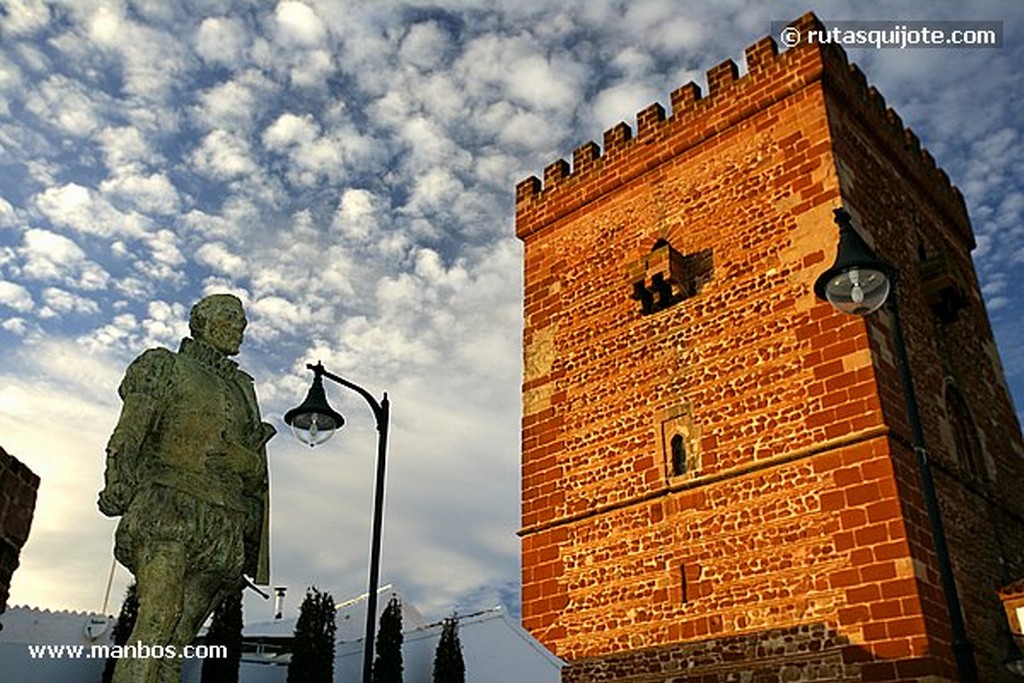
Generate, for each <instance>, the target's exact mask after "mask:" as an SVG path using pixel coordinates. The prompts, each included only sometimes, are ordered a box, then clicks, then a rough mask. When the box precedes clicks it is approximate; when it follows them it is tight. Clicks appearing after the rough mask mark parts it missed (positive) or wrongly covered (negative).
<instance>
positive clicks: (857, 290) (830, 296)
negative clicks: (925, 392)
mask: <svg viewBox="0 0 1024 683" xmlns="http://www.w3.org/2000/svg"><path fill="white" fill-rule="evenodd" d="M834 214H835V222H836V225H838V226H839V247H838V249H837V250H836V260H835V263H833V264H832V267H831V268H829V269H828V270H826V271H825V272H824V273H822V274H821V275H819V276H818V279H817V280H816V281H815V283H814V293H815V294H816V295H817V297H818V298H819V299H821V300H823V301H828V302H829V303H831V304H832V305H833V306H834V307H835V308H836V309H838V310H840V311H842V312H844V313H852V314H854V315H861V316H864V315H868V314H869V313H871V312H873V311H875V310H877V309H878V308H880V307H881V306H883V305H885V306H886V308H887V309H888V310H889V313H890V314H891V315H892V328H893V330H892V334H893V346H894V347H895V351H896V365H897V367H898V369H899V373H900V382H901V384H902V385H903V397H904V400H905V401H906V411H907V421H908V422H909V423H910V433H911V445H912V446H913V448H914V452H915V453H916V454H917V463H918V468H919V469H920V472H921V490H922V493H923V495H924V500H925V507H926V508H927V510H928V524H929V526H930V527H931V532H932V543H933V545H934V547H935V555H936V558H937V560H938V563H939V575H940V577H941V579H942V588H943V592H944V593H945V596H946V608H947V610H948V612H949V623H950V630H951V631H952V635H953V656H954V658H955V659H956V668H957V671H958V673H959V678H960V681H961V682H962V683H977V681H978V672H977V669H976V667H975V664H974V655H973V651H974V646H973V645H972V644H971V641H970V639H969V638H968V637H967V629H966V628H965V626H964V618H963V613H962V612H961V609H960V597H959V595H958V594H957V590H956V581H955V579H954V577H953V565H952V563H951V562H950V558H949V547H948V546H947V545H946V532H945V530H944V529H943V526H942V515H941V513H940V510H939V500H938V497H937V495H936V493H935V480H934V478H933V477H932V469H931V464H930V463H929V459H928V451H927V449H926V448H925V443H924V428H923V427H922V426H921V415H920V412H919V411H918V405H917V395H916V394H915V393H914V383H913V380H912V379H911V376H910V363H909V361H908V360H907V347H906V342H905V341H904V339H903V326H902V324H901V323H900V314H899V308H898V307H897V305H896V297H895V296H889V294H890V291H891V290H892V289H893V288H894V286H895V283H896V276H897V271H896V269H895V268H894V267H893V266H892V265H891V264H889V263H886V262H885V261H881V260H879V259H878V258H877V257H876V256H875V255H874V253H873V252H872V251H871V248H870V247H869V246H868V245H867V243H865V242H864V240H863V238H861V236H860V235H858V234H857V231H856V230H854V229H853V223H852V221H851V219H850V214H849V213H847V212H846V210H845V209H842V208H839V209H835V211H834Z"/></svg>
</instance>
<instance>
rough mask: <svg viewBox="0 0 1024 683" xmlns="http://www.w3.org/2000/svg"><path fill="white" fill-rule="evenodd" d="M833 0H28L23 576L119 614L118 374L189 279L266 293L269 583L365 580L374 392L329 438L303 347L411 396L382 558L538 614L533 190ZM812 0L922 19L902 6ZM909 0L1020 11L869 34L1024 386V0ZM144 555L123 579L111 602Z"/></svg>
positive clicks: (9, 66)
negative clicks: (528, 489) (299, 415)
mask: <svg viewBox="0 0 1024 683" xmlns="http://www.w3.org/2000/svg"><path fill="white" fill-rule="evenodd" d="M805 10H806V7H805V5H804V3H802V2H797V1H795V0H785V1H783V2H778V3H772V4H771V6H770V7H769V8H764V7H762V5H761V4H760V3H754V2H743V1H742V0H741V1H740V2H734V3H719V4H717V5H715V6H714V7H699V8H698V7H695V6H694V7H691V6H688V5H685V4H682V3H678V2H674V1H672V0H631V1H629V2H626V1H625V0H589V1H586V2H585V1H583V0H569V1H566V0H559V1H558V2H556V1H555V0H544V1H540V2H530V3H523V2H513V1H511V0H509V1H503V2H497V3H495V2H488V1H484V0H476V1H474V0H468V1H463V0H459V1H455V0H441V1H440V2H435V3H429V4H428V3H422V2H418V1H408V2H401V1H399V0H394V1H392V2H370V3H367V2H355V1H339V0H284V1H282V2H277V3H276V4H274V3H265V2H256V1H255V0H252V1H251V2H250V1H246V0H216V1H214V0H186V1H184V2H174V3H167V2H163V1H162V0H133V1H128V2H104V1H102V0H100V1H97V2H90V3H79V2H70V1H62V2H45V1H27V0H8V1H7V2H5V3H3V4H2V5H0V149H2V154H0V167H2V172H0V344H2V347H3V348H4V354H3V355H2V356H0V440H2V445H3V446H4V447H5V448H6V449H8V450H10V451H12V452H14V453H15V454H17V455H18V456H19V457H21V458H23V459H24V460H25V461H26V462H28V463H29V465H30V466H32V467H33V469H35V470H36V471H37V472H39V473H40V474H41V475H42V479H43V487H42V490H41V492H40V499H39V512H38V513H37V518H36V523H35V525H34V528H33V532H32V539H31V540H30V542H29V544H28V546H27V547H26V550H25V553H24V555H23V562H22V567H21V569H20V570H19V571H18V573H17V574H16V576H15V581H14V587H13V600H14V601H15V602H21V603H32V604H37V605H41V606H46V607H55V608H59V607H63V608H75V609H97V608H99V606H100V605H99V601H100V599H101V597H102V595H103V589H104V586H103V585H101V583H102V581H103V577H105V576H106V574H107V569H108V568H109V563H110V547H111V533H112V530H113V521H111V520H107V519H105V518H103V517H101V516H100V515H99V513H98V512H96V511H95V495H96V491H97V490H98V488H99V487H100V485H101V474H102V465H103V449H104V444H105V440H106V438H107V435H108V434H109V431H110V428H111V427H112V425H113V424H114V422H115V421H116V418H117V410H118V401H117V397H116V394H115V389H116V387H117V384H118V382H119V379H120V376H121V374H122V372H123V369H124V367H125V365H126V364H127V363H128V362H129V361H130V360H131V359H132V358H133V357H134V356H135V355H137V354H138V353H140V352H141V351H142V350H143V349H145V348H147V347H149V346H154V345H164V346H171V347H173V346H175V345H176V344H177V342H178V340H179V339H180V338H181V337H182V336H183V335H185V334H186V333H187V325H186V317H187V311H188V306H189V305H191V303H193V302H194V301H195V300H197V299H198V298H199V297H201V296H202V295H204V294H206V293H209V292H214V291H231V292H234V293H236V294H238V295H239V296H240V297H241V298H242V300H243V301H244V302H245V304H246V306H247V310H248V313H249V317H250V326H249V329H248V341H247V343H246V345H245V346H244V347H243V351H242V355H241V358H240V361H241V362H242V365H243V367H245V368H246V369H247V370H249V371H250V372H251V373H252V374H253V375H254V376H255V377H256V378H257V387H258V390H259V392H260V395H261V398H262V402H263V408H264V411H265V412H266V414H267V416H268V419H270V420H271V421H273V422H274V423H275V424H276V425H277V426H278V427H279V428H280V429H281V431H282V434H281V435H280V436H278V437H277V438H276V439H275V440H274V441H273V442H272V444H271V467H272V479H273V482H272V487H273V500H274V502H273V572H274V583H275V584H278V585H281V584H284V585H290V586H292V587H293V589H294V590H295V591H298V592H299V593H301V591H302V589H303V588H304V587H305V586H307V585H309V584H316V585H318V586H320V587H323V588H327V589H329V590H331V591H332V592H333V593H334V594H335V596H336V597H339V598H341V597H348V596H350V595H354V594H358V593H360V592H361V591H362V590H364V583H365V576H366V549H367V547H368V527H369V515H370V506H371V499H370V497H371V493H372V492H371V489H372V485H371V483H372V480H373V471H372V470H373V463H372V453H373V439H374V432H373V426H372V420H371V419H370V416H369V414H368V412H367V410H366V407H365V405H363V404H362V403H361V402H360V400H359V398H358V397H356V396H354V395H352V394H348V395H346V394H345V393H343V392H342V391H340V390H338V391H336V390H335V389H336V388H329V391H330V392H331V400H332V401H333V402H334V403H335V404H336V407H337V408H338V409H340V410H342V411H343V412H345V414H346V415H347V416H348V418H349V422H348V425H347V426H346V433H344V434H342V435H340V436H337V437H335V439H334V440H333V441H331V442H330V443H329V444H327V445H326V446H325V447H323V448H320V449H317V450H315V451H310V450H309V449H308V448H305V449H304V448H300V447H299V446H298V445H297V444H296V443H295V442H294V441H293V440H291V439H290V436H288V435H287V434H286V432H287V429H286V428H285V427H284V425H283V424H282V423H281V418H280V415H281V414H282V413H283V412H284V411H285V410H287V409H288V408H290V407H292V406H293V405H294V404H296V403H297V402H298V401H299V400H300V399H301V398H302V397H303V395H304V393H305V390H306V388H307V387H308V381H309V376H308V372H307V371H306V370H305V364H306V363H307V362H315V361H316V360H322V361H323V362H324V363H325V364H326V365H327V366H328V367H329V368H331V369H332V370H333V371H334V372H337V373H340V374H343V375H345V376H347V377H349V378H351V379H352V380H354V381H357V382H359V383H361V384H364V385H366V386H367V388H368V389H370V390H371V391H373V392H374V393H375V394H377V395H379V394H380V393H382V392H384V391H387V392H388V393H389V395H390V397H391V399H392V401H393V406H394V413H393V416H394V424H393V431H392V443H391V452H390V462H389V482H388V507H387V519H386V529H385V546H384V557H383V575H384V580H385V581H394V582H395V583H397V584H399V585H401V586H402V587H403V589H404V590H405V592H406V593H407V595H408V596H409V598H410V599H411V600H412V601H413V602H415V603H417V604H418V605H420V606H421V607H422V608H423V609H425V610H426V611H427V612H429V613H432V614H434V615H435V616H442V615H444V614H446V613H447V612H448V611H449V610H450V609H451V608H452V607H453V606H456V605H457V606H458V607H459V609H460V610H467V609H472V608H475V607H480V606H488V605H489V604H494V603H495V602H497V601H500V600H502V601H507V602H510V603H511V606H512V607H515V602H516V596H517V585H518V571H519V547H518V541H517V539H516V536H515V531H516V528H517V526H518V512H519V508H518V481H519V467H518V428H519V382H520V353H521V350H520V341H519V335H520V326H521V306H520V296H521V292H520V288H521V279H520V270H521V252H520V248H519V244H518V242H516V240H515V239H514V237H513V234H512V233H513V226H512V214H513V197H512V195H513V187H514V184H515V183H516V182H517V181H518V180H521V179H522V178H524V177H526V176H528V175H530V174H537V173H539V172H540V171H541V170H542V169H543V168H544V167H545V166H546V165H547V164H549V163H550V162H551V161H553V160H554V159H556V158H558V157H566V156H568V155H570V154H571V152H572V150H573V149H575V148H576V147H578V146H579V145H580V144H582V143H584V142H586V141H587V140H589V139H595V140H600V139H601V135H602V133H603V131H604V130H605V129H607V128H609V127H611V126H613V125H615V124H616V123H617V122H619V121H620V120H625V121H627V122H628V123H631V124H632V122H633V116H634V113H635V112H636V111H637V110H639V109H641V108H642V107H644V106H646V105H647V104H650V103H651V102H652V101H655V100H660V101H661V102H662V104H666V105H667V98H668V93H669V92H671V91H672V90H673V89H674V88H676V87H678V86H680V85H682V84H684V83H685V82H686V81H688V80H691V79H693V80H696V81H698V82H700V83H702V82H703V78H704V76H703V74H704V71H705V70H706V69H708V68H710V67H712V66H714V65H715V64H717V63H718V62H720V61H721V60H723V59H725V58H727V57H731V58H733V59H736V60H737V61H738V62H741V61H742V50H743V48H744V47H745V46H746V45H748V44H749V43H751V42H753V41H754V40H757V39H758V38H760V37H761V36H762V35H764V34H766V33H767V32H768V30H769V23H770V22H771V21H773V20H782V19H791V18H795V17H797V16H799V15H800V14H802V13H803V12H804V11H805ZM815 11H816V12H817V13H818V14H819V16H820V17H822V18H823V19H824V20H826V21H828V20H829V19H855V18H864V19H885V18H887V17H891V16H892V15H893V10H892V9H890V8H889V5H888V4H886V3H883V2H880V1H879V2H864V3H859V4H858V5H857V7H856V8H854V9H851V8H849V7H848V6H847V5H846V4H845V3H839V2H822V3H817V5H816V9H815ZM899 12H900V16H905V17H912V18H920V19H972V18H974V19H998V20H1002V21H1003V22H1004V28H1005V35H1006V36H1007V44H1006V45H1005V46H1004V47H1003V48H1001V49H999V50H935V51H919V52H914V53H913V54H911V53H910V52H901V51H892V50H890V51H866V50H865V51H859V52H854V53H853V54H852V55H851V56H852V58H853V59H854V60H855V61H858V62H859V63H861V64H862V65H863V66H864V68H865V71H866V72H867V73H868V75H869V78H870V79H871V80H872V82H873V83H874V84H876V85H877V86H878V87H879V89H880V90H881V91H882V92H883V93H884V94H885V95H886V97H887V101H888V103H889V104H890V105H892V106H893V107H894V108H895V109H896V110H897V111H899V112H900V114H901V115H902V116H903V118H904V120H905V121H907V122H908V123H909V124H910V125H912V126H913V127H914V130H915V131H916V132H917V133H918V135H919V136H920V137H921V139H922V141H923V142H924V144H925V146H927V147H929V149H930V150H931V151H932V152H933V153H934V154H935V156H936V158H937V159H938V161H939V163H940V164H941V165H942V166H943V167H944V168H945V169H946V170H947V171H948V172H949V174H950V176H951V177H952V178H953V179H954V180H955V181H956V182H958V184H959V185H960V186H961V188H962V189H963V190H964V193H965V196H966V198H967V201H968V204H969V207H970V210H971V212H972V217H973V220H974V227H975V230H976V232H977V235H978V244H979V248H978V250H977V252H976V257H977V260H978V267H979V273H980V276H981V280H982V286H983V291H984V293H985V296H986V297H987V299H988V301H989V304H990V307H991V309H992V311H993V322H994V326H995V329H996V333H997V335H998V336H999V338H1000V339H1001V340H1002V341H1003V347H1002V351H1003V360H1004V362H1005V365H1006V368H1007V372H1008V374H1009V376H1010V379H1011V384H1012V386H1013V389H1014V392H1015V394H1016V396H1017V397H1018V401H1020V400H1022V399H1021V397H1022V396H1024V351H1021V350H1020V345H1019V344H1017V345H1013V346H1011V342H1013V341H1015V340H1017V339H1019V338H1020V337H1021V336H1022V335H1024V329H1022V327H1021V325H1022V323H1021V322H1020V321H1021V320H1024V315H1022V307H1024V302H1022V300H1021V294H1020V292H1019V291H1018V289H1017V288H1014V287H1012V286H1011V283H1012V282H1014V281H1015V278H1014V277H1013V275H1014V274H1015V273H1017V272H1019V270H1020V267H1021V263H1022V261H1024V228H1022V226H1024V221H1022V220H1021V218H1022V216H1021V213H1022V210H1024V199H1022V197H1024V188H1022V181H1021V174H1020V168H1021V167H1022V165H1024V151H1022V150H1024V146H1022V145H1021V144H1020V141H1021V138H1022V124H1021V122H1020V119H1019V116H1018V115H1017V114H1018V112H1017V110H1016V108H1015V104H1014V101H1013V98H1012V97H1011V96H1010V93H1016V92H1020V90H1021V82H1020V79H1021V76H1020V73H1019V69H1018V68H1017V65H1018V64H1020V63H1021V62H1022V61H1024V53H1022V50H1024V48H1022V46H1021V45H1020V44H1018V43H1015V42H1013V40H1012V39H1011V38H1010V37H1012V36H1014V35H1019V34H1020V32H1021V30H1022V28H1024V26H1022V25H1021V22H1022V16H1024V8H1022V7H1018V6H1016V5H1007V4H1006V3H998V2H995V1H994V0H993V1H991V2H988V3H986V2H978V3H972V4H971V6H970V7H969V8H959V7H958V8H949V9H946V8H937V7H935V6H934V4H933V3H929V2H925V1H924V0H911V1H908V2H903V3H901V4H900V9H899ZM978 74H984V76H983V77H980V76H979V75H978ZM950 81H952V82H953V84H955V87H948V86H949V85H950V84H949V82H950ZM978 102H985V103H986V106H985V107H984V108H983V110H981V111H979V108H978V107H977V103H978ZM54 396H60V399H59V401H57V402H56V403H57V405H56V406H55V405H54V401H53V397H54ZM55 414H56V416H57V419H54V415H55ZM40 434H45V438H44V439H40V437H39V435H40ZM69 547H74V548H75V552H74V555H73V556H71V554H70V553H68V551H67V548H69ZM82 577H98V578H96V579H95V580H85V581H83V580H82ZM125 582H126V575H125V574H124V572H119V573H118V574H117V585H116V586H115V590H114V595H118V594H119V593H120V588H122V587H123V586H124V584H125ZM108 609H110V610H114V609H116V605H110V606H108ZM248 609H249V616H250V617H251V618H257V617H260V616H269V609H268V608H267V607H265V606H264V605H262V604H260V603H255V602H254V603H251V604H249V605H248Z"/></svg>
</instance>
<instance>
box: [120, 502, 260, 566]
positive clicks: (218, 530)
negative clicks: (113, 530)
mask: <svg viewBox="0 0 1024 683" xmlns="http://www.w3.org/2000/svg"><path fill="white" fill-rule="evenodd" d="M254 512H255V511H254ZM261 524H262V516H261V515H257V514H246V513H244V512H240V511H237V510H232V509H229V508H226V507H223V506H220V505H214V504H212V503H208V502H206V501H204V500H201V499H199V498H196V497H195V496H193V495H190V494H188V493H183V492H181V491H177V490H175V489H173V488H170V487H167V486H162V485H159V484H155V485H151V486H146V487H143V488H141V489H140V490H139V491H138V492H137V493H136V495H135V498H134V499H133V500H132V502H131V505H130V506H129V508H128V511H127V512H125V514H124V515H123V516H122V517H121V522H120V523H119V524H118V527H117V538H116V545H115V555H116V556H117V559H118V560H119V561H120V562H121V563H122V564H123V565H125V566H126V567H128V568H129V569H131V570H132V571H133V572H135V570H136V568H137V566H138V564H137V562H138V559H139V558H140V557H141V556H142V555H143V554H144V553H145V549H146V547H147V546H149V545H152V544H155V543H165V542H173V543H178V544H181V546H182V547H183V549H184V551H185V557H186V558H187V559H186V571H189V572H193V571H194V572H213V573H218V574H221V575H224V576H237V577H239V578H240V577H241V575H242V571H243V568H244V567H245V566H246V564H247V563H246V539H247V538H249V539H253V538H259V533H260V526H261ZM250 545H251V544H250Z"/></svg>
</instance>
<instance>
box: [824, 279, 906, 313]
mask: <svg viewBox="0 0 1024 683" xmlns="http://www.w3.org/2000/svg"><path fill="white" fill-rule="evenodd" d="M890 286H891V284H890V282H889V277H888V276H887V275H886V274H885V273H884V272H882V271H881V270H875V269H872V268H870V267H860V268H850V269H849V270H846V271H843V272H841V273H838V274H836V275H833V276H832V277H830V278H829V279H828V282H827V283H826V284H825V297H826V298H827V299H828V301H829V303H830V304H832V305H833V306H835V307H836V308H837V309H839V310H840V311H842V312H843V313H852V314H853V315H867V314H868V313H871V312H873V311H876V310H878V308H879V307H881V305H882V304H884V303H885V300H886V298H888V296H889V288H890Z"/></svg>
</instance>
